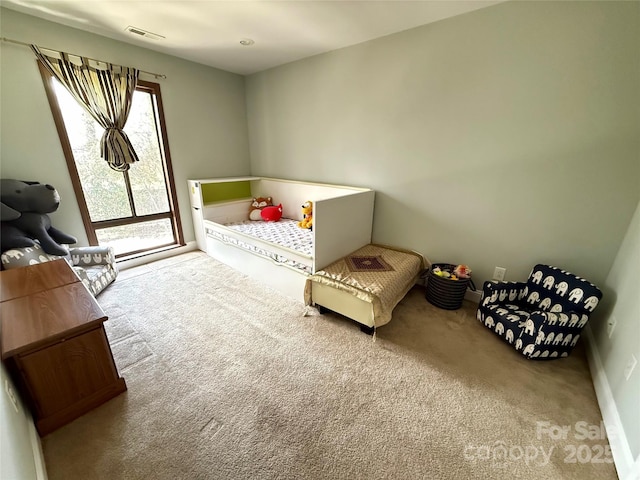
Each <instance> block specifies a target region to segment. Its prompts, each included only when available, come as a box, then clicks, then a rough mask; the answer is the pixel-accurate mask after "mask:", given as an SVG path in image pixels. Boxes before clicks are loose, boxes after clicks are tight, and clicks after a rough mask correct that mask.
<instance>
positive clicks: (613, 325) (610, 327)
mask: <svg viewBox="0 0 640 480" xmlns="http://www.w3.org/2000/svg"><path fill="white" fill-rule="evenodd" d="M617 324H618V319H617V318H616V317H615V315H611V316H610V317H609V321H608V322H607V335H608V336H609V338H611V335H613V330H614V329H615V328H616V325H617Z"/></svg>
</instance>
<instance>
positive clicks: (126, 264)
mask: <svg viewBox="0 0 640 480" xmlns="http://www.w3.org/2000/svg"><path fill="white" fill-rule="evenodd" d="M197 248H198V246H197V244H196V242H195V241H193V242H187V244H186V245H185V246H184V247H176V248H170V249H167V250H162V251H161V252H156V253H150V254H149V255H141V256H139V257H136V258H132V259H130V260H122V261H119V262H118V270H126V269H127V268H132V267H137V266H139V265H144V264H145V263H149V262H154V261H156V260H162V259H163V258H169V257H173V256H174V255H180V254H181V253H187V252H191V251H193V250H197Z"/></svg>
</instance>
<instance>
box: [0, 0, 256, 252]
mask: <svg viewBox="0 0 640 480" xmlns="http://www.w3.org/2000/svg"><path fill="white" fill-rule="evenodd" d="M0 29H1V31H2V36H3V37H7V38H11V39H13V40H19V41H23V42H28V43H35V44H38V45H40V46H43V47H49V48H54V49H57V50H64V51H67V52H69V53H75V54H81V55H85V56H88V57H93V58H98V59H101V60H107V61H111V62H112V63H115V64H120V65H127V66H134V67H137V68H139V69H142V70H147V71H150V72H157V73H162V74H165V75H167V79H165V80H162V79H161V80H155V79H154V78H153V77H150V76H148V75H144V74H143V75H141V78H142V79H145V80H150V81H157V82H158V83H159V84H160V88H161V93H162V100H163V104H164V114H165V120H166V125H167V131H168V137H169V147H170V151H171V159H172V164H173V171H174V176H175V181H176V188H177V193H178V203H179V209H180V214H181V220H182V225H183V230H184V234H185V240H186V241H192V240H194V234H193V227H192V220H191V211H190V205H189V196H188V191H187V182H186V181H187V179H188V178H200V177H215V176H232V175H246V174H248V173H249V167H250V162H249V148H248V139H247V121H246V111H245V99H244V77H242V76H240V75H236V74H232V73H228V72H224V71H222V70H217V69H214V68H210V67H206V66H204V65H200V64H196V63H193V62H188V61H186V60H181V59H179V58H176V57H172V56H169V55H163V54H160V53H157V52H154V51H151V50H147V49H143V48H139V47H135V46H132V45H128V44H125V43H122V42H118V41H115V40H111V39H108V38H105V37H101V36H97V35H93V34H90V33H87V32H84V31H81V30H77V29H73V28H69V27H66V26H63V25H59V24H55V23H52V22H48V21H45V20H42V19H39V18H36V17H32V16H28V15H23V14H21V13H17V12H15V11H12V10H8V9H5V8H2V9H0ZM0 95H1V97H2V101H1V102H0V135H1V142H0V175H1V176H2V178H18V179H21V180H37V181H40V182H43V183H45V182H46V183H50V184H52V185H54V186H55V187H56V188H57V189H58V191H59V192H60V196H61V197H62V202H61V205H60V208H59V210H58V212H56V213H54V214H52V215H51V218H52V221H53V223H54V225H55V226H56V227H58V228H60V229H62V230H63V231H65V232H67V233H70V234H72V235H74V236H76V237H78V239H79V242H78V244H86V242H87V239H86V234H85V232H84V227H83V224H82V219H81V217H80V210H79V209H78V205H77V202H76V200H75V195H74V192H73V187H72V185H71V180H70V178H69V174H68V170H67V166H66V162H65V159H64V156H63V153H62V148H61V146H60V140H59V137H58V134H57V131H56V129H55V125H54V123H53V117H52V115H51V110H50V108H49V104H48V102H47V98H46V95H45V91H44V87H43V85H42V80H41V77H40V73H39V71H38V68H37V65H36V61H35V57H34V55H33V53H32V52H31V50H30V49H29V48H28V47H24V46H20V45H14V44H10V43H4V42H2V43H1V44H0Z"/></svg>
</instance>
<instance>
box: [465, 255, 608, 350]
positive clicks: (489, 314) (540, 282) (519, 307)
mask: <svg viewBox="0 0 640 480" xmlns="http://www.w3.org/2000/svg"><path fill="white" fill-rule="evenodd" d="M601 298H602V292H601V291H600V290H599V289H598V287H596V286H595V285H593V284H591V283H589V282H588V281H587V280H585V279H582V278H580V277H576V276H575V275H573V274H571V273H569V272H566V271H564V270H561V269H559V268H556V267H552V266H549V265H542V264H538V265H536V266H535V267H534V268H533V269H532V271H531V274H530V275H529V278H528V280H527V282H526V283H523V282H485V284H484V286H483V293H482V299H481V300H480V305H479V306H478V312H477V317H478V320H479V321H481V322H482V323H483V324H484V325H485V326H486V327H487V328H490V329H492V330H493V331H494V332H495V333H496V334H498V335H499V336H500V337H502V338H503V339H504V340H506V341H508V342H509V343H510V344H513V346H514V347H515V348H516V350H518V351H520V352H521V353H522V354H523V355H525V356H526V357H527V358H532V359H534V358H535V359H550V358H557V357H566V356H568V355H569V354H570V353H571V350H572V349H573V347H575V345H576V343H577V342H578V339H579V338H580V332H581V331H582V328H583V327H584V326H585V325H586V323H587V321H588V320H589V315H590V313H591V312H593V310H594V309H595V307H596V306H597V305H598V303H599V301H600V299H601Z"/></svg>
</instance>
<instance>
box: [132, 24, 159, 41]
mask: <svg viewBox="0 0 640 480" xmlns="http://www.w3.org/2000/svg"><path fill="white" fill-rule="evenodd" d="M125 30H126V31H127V32H129V33H132V34H134V35H138V36H139V37H144V38H148V39H150V40H162V39H163V38H164V37H163V36H162V35H158V34H157V33H152V32H147V31H146V30H143V29H141V28H138V27H133V26H131V25H129V26H128V27H127V28H125Z"/></svg>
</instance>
